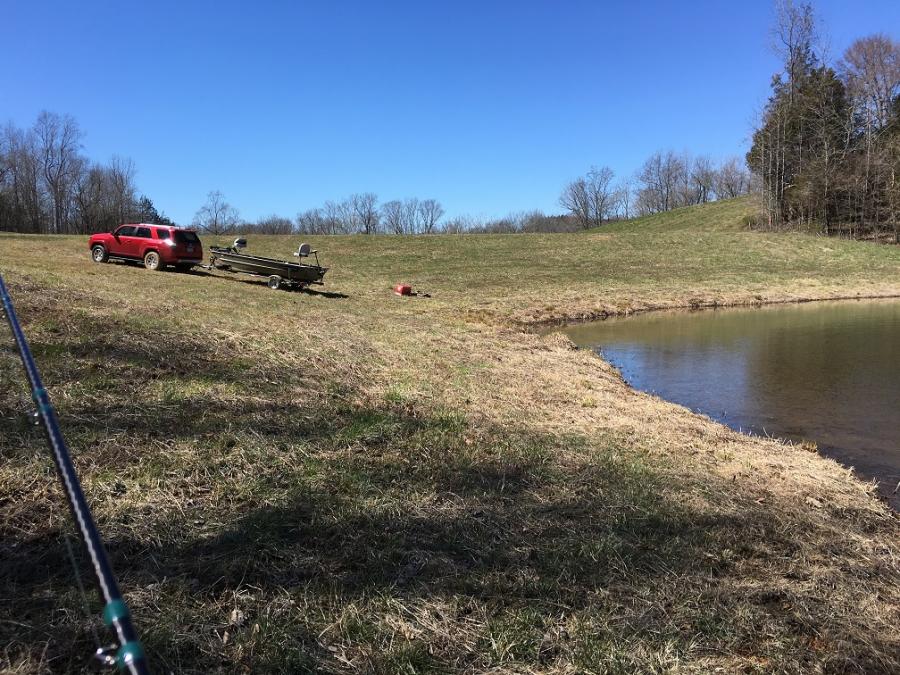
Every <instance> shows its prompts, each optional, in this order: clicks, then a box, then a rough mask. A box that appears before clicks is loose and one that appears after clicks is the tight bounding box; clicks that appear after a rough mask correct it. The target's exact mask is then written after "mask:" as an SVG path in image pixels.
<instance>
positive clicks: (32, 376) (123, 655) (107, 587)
mask: <svg viewBox="0 0 900 675" xmlns="http://www.w3.org/2000/svg"><path fill="white" fill-rule="evenodd" d="M0 303H2V306H3V310H4V312H5V314H6V320H7V322H9V327H10V330H11V331H12V334H13V339H14V340H15V342H16V348H17V349H18V351H19V356H20V357H21V360H22V366H23V367H24V368H25V375H26V376H27V377H28V384H29V385H30V386H31V397H32V399H33V400H34V403H35V405H36V406H37V412H36V413H35V416H36V417H37V418H38V419H39V421H40V423H41V425H42V426H43V427H44V432H45V435H46V437H47V443H48V445H49V446H50V449H51V450H52V451H53V461H54V463H55V464H56V470H57V473H58V474H59V480H60V482H61V483H62V487H63V491H64V492H65V493H66V500H67V501H68V502H69V508H70V509H71V511H72V517H73V518H74V519H75V525H76V526H77V528H78V534H79V536H80V537H81V541H82V543H83V544H84V547H85V550H86V551H87V554H88V557H89V558H90V561H91V566H92V567H93V570H94V576H95V577H96V579H97V587H98V589H99V590H100V594H101V595H102V596H103V601H104V607H103V623H105V624H106V625H107V626H108V627H109V628H111V629H112V631H113V632H114V633H115V636H116V642H117V643H118V644H117V646H116V647H114V648H113V649H115V651H114V652H107V651H106V650H104V649H103V648H100V649H98V650H97V657H98V658H99V659H100V660H101V662H102V663H104V664H105V665H110V666H112V665H117V666H118V667H119V669H120V670H122V671H126V672H128V673H131V674H132V675H148V674H149V672H150V671H149V669H148V668H147V659H146V657H145V655H144V649H143V647H142V646H141V643H140V640H139V639H138V636H137V631H135V629H134V624H132V622H131V615H130V614H129V612H128V606H127V605H126V604H125V601H124V600H123V599H122V593H121V592H120V591H119V585H118V583H117V582H116V575H115V574H114V573H113V569H112V566H111V565H110V563H109V557H108V556H107V554H106V550H105V549H104V548H103V540H102V539H101V537H100V532H99V531H98V530H97V525H96V523H94V518H93V516H92V515H91V509H90V507H89V506H88V504H87V500H86V499H85V498H84V491H83V490H82V489H81V483H80V482H79V480H78V475H77V474H76V473H75V467H74V465H73V464H72V457H71V455H70V454H69V449H68V447H67V446H66V442H65V440H64V439H63V436H62V432H61V431H60V429H59V420H58V419H57V417H56V411H55V410H54V408H53V405H52V404H51V403H50V397H49V396H48V394H47V390H46V389H44V385H43V383H42V382H41V376H40V373H38V369H37V365H35V362H34V357H32V355H31V348H30V347H29V346H28V341H27V340H26V339H25V333H24V332H22V327H21V326H20V325H19V319H18V317H17V316H16V311H15V309H14V308H13V304H12V298H10V296H9V290H8V289H7V288H6V283H5V282H4V281H3V275H2V274H0Z"/></svg>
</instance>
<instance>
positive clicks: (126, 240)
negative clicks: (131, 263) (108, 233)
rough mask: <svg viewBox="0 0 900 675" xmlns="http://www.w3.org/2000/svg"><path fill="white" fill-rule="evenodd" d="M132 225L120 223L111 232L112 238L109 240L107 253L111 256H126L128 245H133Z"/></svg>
mask: <svg viewBox="0 0 900 675" xmlns="http://www.w3.org/2000/svg"><path fill="white" fill-rule="evenodd" d="M134 229H135V228H134V225H122V226H121V227H119V228H118V229H117V230H116V231H115V232H113V236H112V239H111V240H110V242H109V254H110V255H113V256H128V257H131V254H130V253H129V252H128V251H129V249H130V247H132V246H133V244H132V239H133V238H134V237H133V235H134Z"/></svg>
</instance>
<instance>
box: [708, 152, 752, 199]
mask: <svg viewBox="0 0 900 675" xmlns="http://www.w3.org/2000/svg"><path fill="white" fill-rule="evenodd" d="M749 189H750V174H749V172H748V171H747V169H745V168H744V165H743V163H742V162H741V160H739V159H737V158H736V157H732V158H731V159H729V160H727V161H726V162H725V163H724V164H722V166H721V167H719V169H718V171H716V175H715V188H714V190H715V193H716V197H717V198H718V199H732V198H734V197H739V196H740V195H742V194H746V193H747V191H748V190H749Z"/></svg>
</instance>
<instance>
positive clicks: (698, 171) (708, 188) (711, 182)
mask: <svg viewBox="0 0 900 675" xmlns="http://www.w3.org/2000/svg"><path fill="white" fill-rule="evenodd" d="M690 180H691V186H692V188H693V191H694V202H695V203H697V204H705V203H706V202H708V201H710V200H711V199H713V196H714V191H715V182H716V170H715V168H714V167H713V163H712V160H711V159H710V158H709V157H707V156H706V155H700V156H699V157H695V158H694V161H693V162H692V164H691V172H690Z"/></svg>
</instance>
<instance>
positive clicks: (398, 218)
mask: <svg viewBox="0 0 900 675" xmlns="http://www.w3.org/2000/svg"><path fill="white" fill-rule="evenodd" d="M404 215H405V211H404V208H403V202H401V201H400V200H399V199H392V200H391V201H389V202H385V203H384V204H382V205H381V220H382V222H383V223H384V226H385V228H386V229H387V231H388V232H390V233H391V234H403V233H404V232H405V231H406V219H405V217H404Z"/></svg>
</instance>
